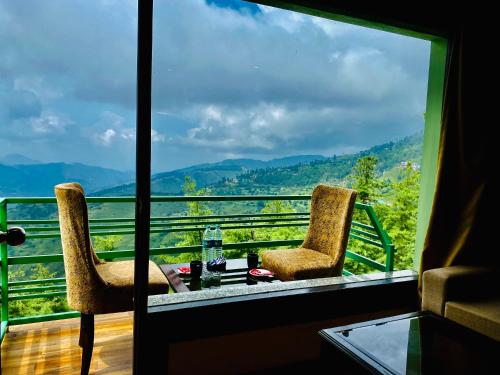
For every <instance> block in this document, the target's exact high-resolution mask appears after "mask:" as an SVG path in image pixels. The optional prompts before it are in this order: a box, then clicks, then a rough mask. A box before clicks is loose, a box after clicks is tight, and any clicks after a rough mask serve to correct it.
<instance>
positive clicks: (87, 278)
mask: <svg viewBox="0 0 500 375" xmlns="http://www.w3.org/2000/svg"><path fill="white" fill-rule="evenodd" d="M55 193H56V198H57V206H58V210H59V225H60V227H61V241H62V248H63V255H64V270H65V272H66V285H67V298H68V304H69V306H70V307H71V308H72V309H74V310H76V311H79V312H80V313H81V321H80V342H79V344H80V346H81V347H82V348H83V354H82V369H81V373H82V374H88V371H89V368H90V361H91V358H92V350H93V346H94V314H105V313H115V312H121V311H129V310H132V309H133V300H132V298H133V293H134V261H133V260H128V261H119V262H104V261H102V260H100V259H99V258H98V257H97V255H96V253H95V251H94V249H93V247H92V242H91V240H90V232H89V223H88V212H87V204H86V201H85V194H84V191H83V188H82V187H81V186H80V184H78V183H66V184H60V185H57V186H56V187H55ZM165 293H168V281H167V279H166V277H165V276H164V275H163V273H162V272H161V270H160V269H159V268H158V266H156V264H154V263H153V262H149V294H165Z"/></svg>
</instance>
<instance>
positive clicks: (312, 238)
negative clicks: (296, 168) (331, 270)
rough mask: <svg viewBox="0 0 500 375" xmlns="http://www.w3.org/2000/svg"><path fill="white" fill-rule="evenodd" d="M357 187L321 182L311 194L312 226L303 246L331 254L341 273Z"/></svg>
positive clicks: (310, 224)
mask: <svg viewBox="0 0 500 375" xmlns="http://www.w3.org/2000/svg"><path fill="white" fill-rule="evenodd" d="M356 194H357V193H356V191H354V190H351V189H345V188H341V187H333V186H327V185H318V186H316V188H315V189H314V191H313V194H312V198H311V217H310V221H309V230H308V232H307V235H306V237H305V239H304V242H303V244H302V247H304V248H306V249H311V250H316V251H319V252H321V253H323V254H326V255H329V256H330V257H331V258H332V259H333V260H334V262H335V269H336V270H337V272H336V273H337V274H339V275H340V273H341V272H342V268H343V266H344V258H345V252H346V249H347V242H348V240H349V230H350V228H351V222H352V214H353V210H354V202H355V200H356Z"/></svg>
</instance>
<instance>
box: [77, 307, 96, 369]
mask: <svg viewBox="0 0 500 375" xmlns="http://www.w3.org/2000/svg"><path fill="white" fill-rule="evenodd" d="M78 344H79V345H80V346H81V347H82V349H83V351H82V370H81V375H88V373H89V369H90V361H91V360H92V351H93V349H94V314H81V317H80V341H79V342H78Z"/></svg>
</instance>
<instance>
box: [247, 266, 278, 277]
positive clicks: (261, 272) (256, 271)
mask: <svg viewBox="0 0 500 375" xmlns="http://www.w3.org/2000/svg"><path fill="white" fill-rule="evenodd" d="M248 273H249V274H250V275H252V276H255V277H273V276H274V273H273V272H271V271H269V270H266V269H264V268H252V269H251V270H250V271H248Z"/></svg>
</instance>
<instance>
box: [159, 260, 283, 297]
mask: <svg viewBox="0 0 500 375" xmlns="http://www.w3.org/2000/svg"><path fill="white" fill-rule="evenodd" d="M226 262H227V263H226V271H225V272H221V287H222V288H224V287H230V286H231V285H238V284H239V285H241V284H247V285H255V284H259V283H277V282H280V281H279V280H278V279H275V278H272V279H269V281H256V280H255V279H253V278H251V277H248V268H247V260H246V259H227V260H226ZM179 267H189V263H178V264H163V265H160V269H161V270H162V272H163V273H164V275H165V276H166V277H167V279H168V282H169V284H170V287H171V288H172V290H173V291H174V292H176V293H184V292H191V291H195V290H201V289H202V287H201V282H200V280H191V277H190V276H185V275H181V274H179V273H178V272H177V269H178V268H179Z"/></svg>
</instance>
